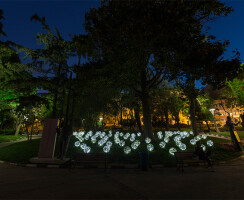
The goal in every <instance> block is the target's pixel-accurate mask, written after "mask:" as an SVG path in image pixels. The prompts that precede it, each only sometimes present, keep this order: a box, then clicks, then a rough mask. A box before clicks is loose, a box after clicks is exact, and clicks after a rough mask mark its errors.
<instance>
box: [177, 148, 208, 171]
mask: <svg viewBox="0 0 244 200" xmlns="http://www.w3.org/2000/svg"><path fill="white" fill-rule="evenodd" d="M174 155H175V159H176V167H177V170H181V172H183V171H184V164H199V163H205V161H203V160H199V159H198V157H197V156H196V155H195V154H194V152H175V153H174Z"/></svg>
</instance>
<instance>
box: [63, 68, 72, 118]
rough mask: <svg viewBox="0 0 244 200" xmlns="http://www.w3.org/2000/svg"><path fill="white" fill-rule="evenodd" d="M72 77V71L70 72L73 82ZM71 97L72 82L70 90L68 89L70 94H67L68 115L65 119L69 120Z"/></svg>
mask: <svg viewBox="0 0 244 200" xmlns="http://www.w3.org/2000/svg"><path fill="white" fill-rule="evenodd" d="M71 79H72V72H70V77H69V81H70V82H71ZM70 99H71V83H69V90H68V96H67V104H66V115H65V121H66V122H67V120H69V119H70V118H69V113H70V109H69V107H70Z"/></svg>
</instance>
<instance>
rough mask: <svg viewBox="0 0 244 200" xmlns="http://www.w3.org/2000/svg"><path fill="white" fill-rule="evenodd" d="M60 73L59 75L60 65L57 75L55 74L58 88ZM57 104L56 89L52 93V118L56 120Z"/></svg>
mask: <svg viewBox="0 0 244 200" xmlns="http://www.w3.org/2000/svg"><path fill="white" fill-rule="evenodd" d="M60 73H61V64H59V66H58V73H57V80H58V81H57V86H59V78H60ZM57 102H58V89H56V91H55V93H54V99H53V112H52V117H53V118H56V115H57Z"/></svg>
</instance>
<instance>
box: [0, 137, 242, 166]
mask: <svg viewBox="0 0 244 200" xmlns="http://www.w3.org/2000/svg"><path fill="white" fill-rule="evenodd" d="M208 139H211V140H212V141H213V142H214V146H213V147H212V159H213V160H215V161H228V160H231V159H234V158H237V157H239V156H240V155H242V154H241V153H238V152H235V151H232V150H228V149H225V148H223V147H222V146H221V145H220V143H226V142H229V140H224V139H219V138H208ZM184 140H185V139H184ZM75 141H77V139H76V138H75V137H72V138H71V141H70V145H69V148H68V151H67V155H66V157H69V158H73V156H74V155H75V153H76V152H81V149H80V148H77V147H75V146H74V142H75ZM183 142H184V141H183ZM39 145H40V139H35V140H32V141H24V142H19V143H15V144H12V145H9V146H6V147H3V148H0V160H3V161H8V162H13V163H22V164H24V163H28V162H29V159H30V158H32V157H37V155H38V151H39ZM89 145H90V146H91V147H92V151H91V152H102V148H101V147H98V146H97V145H96V146H95V145H93V146H92V145H91V144H89ZM167 145H169V147H171V146H173V145H171V144H170V143H168V144H167ZM154 146H155V149H154V151H153V152H150V153H149V160H150V162H151V164H174V163H175V158H174V156H172V155H170V154H169V153H168V148H169V147H168V148H167V146H166V149H164V150H162V149H160V148H159V147H158V145H154ZM188 146H189V148H188V149H187V150H186V151H194V146H192V145H188ZM140 147H141V148H142V145H141V146H140ZM140 147H139V148H140ZM138 152H140V149H138V150H137V151H132V152H131V153H130V154H129V155H125V154H124V153H123V149H121V147H119V146H116V145H113V146H112V147H111V151H110V153H109V154H108V155H109V161H110V162H111V163H116V164H122V163H123V164H138V163H139V153H138ZM58 155H59V148H58V140H57V143H56V151H55V157H57V156H58Z"/></svg>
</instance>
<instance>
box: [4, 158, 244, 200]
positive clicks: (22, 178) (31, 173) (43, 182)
mask: <svg viewBox="0 0 244 200" xmlns="http://www.w3.org/2000/svg"><path fill="white" fill-rule="evenodd" d="M215 169H216V171H215V172H210V171H209V170H208V169H206V168H205V167H186V168H185V172H184V173H179V172H178V171H177V170H176V169H175V168H158V169H152V170H149V171H146V172H144V171H140V170H138V169H110V170H108V171H104V170H103V169H62V168H55V169H54V168H30V167H20V166H14V165H8V164H0V177H1V181H0V188H1V193H0V199H243V187H244V186H243V182H244V160H243V159H239V160H236V161H233V162H231V163H228V164H224V165H218V166H216V168H215Z"/></svg>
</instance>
